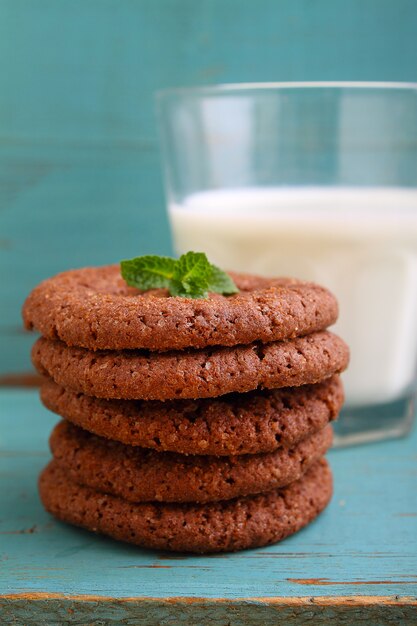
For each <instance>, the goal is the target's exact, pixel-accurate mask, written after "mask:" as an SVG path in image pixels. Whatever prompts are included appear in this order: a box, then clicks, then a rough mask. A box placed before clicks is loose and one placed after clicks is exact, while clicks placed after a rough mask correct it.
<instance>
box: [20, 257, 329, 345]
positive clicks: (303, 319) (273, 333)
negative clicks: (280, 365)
mask: <svg viewBox="0 0 417 626" xmlns="http://www.w3.org/2000/svg"><path fill="white" fill-rule="evenodd" d="M230 275H231V276H232V278H233V279H234V281H235V282H236V284H237V286H238V287H239V289H240V292H239V293H237V294H235V295H232V296H222V295H220V294H213V293H212V294H210V296H209V298H208V299H199V300H193V299H190V298H180V297H172V296H169V294H168V292H167V291H166V290H163V289H159V290H150V291H146V292H141V291H139V290H137V289H134V288H132V287H128V286H127V285H126V283H125V282H124V280H123V279H122V277H121V275H120V269H119V266H118V265H110V266H104V267H87V268H83V269H79V270H70V271H68V272H63V273H62V274H58V275H57V276H54V277H52V278H49V279H47V280H45V281H44V282H42V283H40V284H39V285H38V286H37V287H35V289H34V290H33V291H32V292H31V293H30V295H29V296H28V298H27V300H26V302H25V304H24V306H23V319H24V322H25V326H26V328H27V329H32V328H35V329H36V330H38V331H39V332H40V333H41V334H42V335H44V336H45V337H48V338H49V339H59V340H61V341H64V342H65V343H66V344H68V345H73V346H80V347H84V348H89V349H91V350H98V349H100V350H103V349H111V350H123V349H149V350H152V351H166V350H181V349H184V348H204V347H207V346H215V345H223V346H234V345H237V344H248V343H252V342H254V341H262V342H270V341H281V340H284V339H288V338H292V337H297V336H300V335H306V334H308V333H311V332H314V331H317V330H322V329H324V328H327V326H330V325H331V324H333V323H334V322H335V321H336V318H337V314H338V306H337V302H336V299H335V298H334V296H333V295H332V294H331V293H330V292H329V291H328V290H327V289H325V288H324V287H321V286H319V285H315V284H313V283H306V282H302V281H298V280H295V279H289V278H275V279H274V278H271V279H267V278H261V277H259V276H252V275H249V274H237V273H233V272H230Z"/></svg>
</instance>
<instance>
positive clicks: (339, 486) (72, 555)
mask: <svg viewBox="0 0 417 626" xmlns="http://www.w3.org/2000/svg"><path fill="white" fill-rule="evenodd" d="M0 405H1V415H0V623H1V624H2V625H3V624H9V623H10V624H48V625H52V624H63V623H69V624H83V625H84V624H100V625H102V624H151V625H152V624H155V625H156V624H158V625H159V624H163V625H166V624H175V625H176V624H193V625H195V624H219V625H220V624H221V625H225V624H230V625H233V626H235V625H242V626H243V625H245V626H246V625H247V624H259V625H261V624H262V625H268V624H281V623H282V624H301V623H302V624H305V623H311V624H323V623H324V624H327V623H330V622H331V623H332V624H339V623H340V624H358V623H361V622H363V623H366V624H378V625H379V624H413V623H414V624H416V623H417V432H416V431H414V435H412V436H410V437H409V438H407V439H404V440H397V441H392V442H389V443H383V444H373V445H368V446H362V447H357V448H349V449H343V450H335V451H333V452H332V453H331V454H330V458H331V463H332V466H333V468H334V474H335V495H334V499H333V501H332V503H331V505H330V507H329V508H328V510H327V511H326V512H325V513H324V514H323V515H322V516H321V518H320V519H319V520H318V521H317V522H315V523H313V524H312V525H311V526H310V527H309V528H307V529H305V530H303V531H301V532H300V533H299V534H297V535H296V536H294V537H291V538H289V539H287V540H286V541H285V542H283V543H282V544H278V545H276V546H271V547H267V548H262V549H258V550H248V551H245V552H241V553H238V554H226V555H216V556H205V557H201V556H199V557H197V556H188V555H184V554H168V553H161V552H153V551H149V550H140V549H138V548H135V547H132V546H128V545H124V544H122V543H116V542H115V541H112V540H110V539H106V538H103V537H99V536H95V535H92V534H90V533H87V532H85V531H83V530H78V529H76V528H72V527H70V526H66V525H64V524H61V523H59V522H57V521H55V520H54V519H53V518H52V517H50V516H49V515H48V514H47V513H45V512H44V511H43V509H42V507H41V504H40V502H39V499H38V496H37V491H36V480H37V475H38V473H39V471H40V469H41V468H42V466H43V465H45V464H46V462H47V460H48V457H49V452H48V448H47V438H48V434H49V432H50V430H51V428H52V425H53V424H54V422H55V421H56V418H55V417H54V416H53V415H52V414H49V413H48V412H47V411H46V410H45V409H44V408H43V407H41V405H40V403H39V400H38V397H37V393H36V390H12V389H3V390H1V391H0Z"/></svg>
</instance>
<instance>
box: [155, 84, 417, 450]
mask: <svg viewBox="0 0 417 626" xmlns="http://www.w3.org/2000/svg"><path fill="white" fill-rule="evenodd" d="M158 104H159V119H160V128H161V138H162V147H163V157H164V159H163V160H164V170H165V181H166V192H167V199H168V211H169V216H170V222H171V226H172V232H173V237H174V244H175V247H176V250H177V252H178V253H183V252H186V251H187V250H197V251H205V252H206V253H207V255H208V257H209V258H210V260H212V261H213V262H214V263H216V264H217V265H220V266H221V267H223V268H228V269H233V270H238V271H248V272H253V273H259V274H264V275H267V276H268V275H270V276H277V275H286V276H295V277H297V278H301V279H305V280H311V281H316V282H318V283H321V284H323V285H325V286H327V287H328V288H329V289H331V290H332V291H333V292H334V293H335V294H336V296H337V298H338V300H339V304H340V319H339V321H338V323H337V325H336V326H335V331H336V332H337V333H339V334H340V335H341V336H342V337H343V338H344V339H345V340H346V341H347V343H348V344H349V346H350V348H351V364H350V367H349V370H348V371H347V372H346V373H345V374H344V383H345V389H346V406H345V409H344V410H343V413H342V416H341V418H340V420H339V422H338V425H337V428H336V430H337V443H338V444H339V445H340V444H349V443H358V442H364V441H372V440H377V439H383V438H388V437H396V436H400V435H404V434H406V433H407V432H408V430H409V428H410V426H411V422H412V417H413V415H414V407H413V402H414V396H415V392H416V361H417V359H416V355H417V84H402V83H273V84H250V85H248V84H242V85H226V86H218V87H207V88H199V89H178V90H170V91H166V92H162V93H161V94H160V95H159V103H158Z"/></svg>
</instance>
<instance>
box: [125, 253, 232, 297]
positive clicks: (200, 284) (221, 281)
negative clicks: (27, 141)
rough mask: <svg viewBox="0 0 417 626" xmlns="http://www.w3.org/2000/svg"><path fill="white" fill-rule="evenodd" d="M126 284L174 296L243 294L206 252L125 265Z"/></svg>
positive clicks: (139, 259) (148, 258)
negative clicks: (211, 293) (211, 292)
mask: <svg viewBox="0 0 417 626" xmlns="http://www.w3.org/2000/svg"><path fill="white" fill-rule="evenodd" d="M120 269H121V274H122V276H123V278H124V279H125V281H126V283H127V284H128V285H130V286H132V287H137V288H138V289H141V290H142V291H147V290H149V289H158V288H165V289H168V291H169V293H170V295H171V296H179V297H182V298H207V297H208V294H209V292H210V291H213V292H216V293H222V294H225V295H229V294H233V293H237V292H238V291H239V290H238V288H237V287H236V285H235V283H234V282H233V280H232V279H231V278H230V276H228V274H226V273H225V272H223V270H221V269H220V268H218V267H217V266H216V265H212V264H211V263H210V262H209V260H208V259H207V257H206V255H205V254H204V253H203V252H187V253H186V254H183V255H182V256H180V258H179V259H178V260H176V259H172V258H170V257H161V256H156V255H148V256H142V257H136V258H135V259H131V260H129V261H121V263H120Z"/></svg>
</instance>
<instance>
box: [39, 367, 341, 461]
mask: <svg viewBox="0 0 417 626" xmlns="http://www.w3.org/2000/svg"><path fill="white" fill-rule="evenodd" d="M41 399H42V402H43V403H44V405H45V406H46V407H47V408H48V409H50V410H51V411H54V412H55V413H58V414H59V415H61V416H62V417H65V418H66V419H68V420H70V421H71V422H73V423H74V424H77V425H78V426H81V427H82V428H84V429H86V430H88V431H90V432H92V433H95V434H97V435H101V436H102V437H107V438H108V439H112V440H117V441H120V442H122V443H125V444H128V445H133V446H141V447H143V448H153V449H155V450H158V451H160V452H161V451H172V452H178V453H182V454H200V455H201V454H209V455H218V456H225V455H241V454H256V453H259V452H273V451H274V450H276V449H277V448H280V447H282V446H283V447H287V448H289V447H292V446H294V445H295V444H296V443H298V442H299V441H301V440H302V439H304V438H305V437H308V436H309V435H311V434H313V433H315V432H317V431H318V430H321V429H322V428H324V427H325V426H326V425H327V424H328V423H329V422H331V421H333V420H334V419H336V417H337V415H338V413H339V411H340V409H341V407H342V404H343V400H344V396H343V386H342V383H341V380H340V378H339V376H334V377H332V378H329V379H328V380H326V381H324V382H322V383H318V384H316V385H305V386H303V387H295V388H286V389H272V390H266V389H265V390H263V391H252V392H249V393H246V394H230V395H227V396H223V397H221V398H217V399H203V400H173V401H167V402H158V401H148V402H143V401H133V400H103V399H99V398H92V397H90V396H86V395H84V394H79V393H75V392H73V391H70V390H67V389H64V388H63V387H60V386H59V385H57V384H56V383H55V382H54V381H53V380H51V379H46V380H45V381H44V383H43V384H42V387H41Z"/></svg>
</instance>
